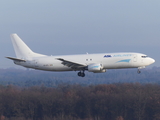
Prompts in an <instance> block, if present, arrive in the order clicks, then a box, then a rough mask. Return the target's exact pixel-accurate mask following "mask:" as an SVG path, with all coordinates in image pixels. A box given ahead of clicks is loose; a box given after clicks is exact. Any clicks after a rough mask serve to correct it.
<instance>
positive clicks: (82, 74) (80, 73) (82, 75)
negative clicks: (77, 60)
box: [77, 71, 85, 77]
mask: <svg viewBox="0 0 160 120" xmlns="http://www.w3.org/2000/svg"><path fill="white" fill-rule="evenodd" d="M77 75H78V76H80V77H84V76H85V73H84V71H83V72H81V71H80V72H78V74H77Z"/></svg>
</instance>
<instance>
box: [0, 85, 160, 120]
mask: <svg viewBox="0 0 160 120" xmlns="http://www.w3.org/2000/svg"><path fill="white" fill-rule="evenodd" d="M0 115H1V120H2V119H3V120H159V119H160V85H157V84H145V85H143V84H139V83H135V84H133V83H123V84H108V85H104V84H103V85H90V86H85V87H84V86H81V85H59V86H58V87H56V88H50V87H44V86H41V87H38V86H37V87H36V86H34V87H28V88H19V87H15V86H11V85H9V86H0Z"/></svg>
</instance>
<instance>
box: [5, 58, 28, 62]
mask: <svg viewBox="0 0 160 120" xmlns="http://www.w3.org/2000/svg"><path fill="white" fill-rule="evenodd" d="M6 58H8V59H11V60H14V61H18V62H26V60H23V59H18V58H13V57H6Z"/></svg>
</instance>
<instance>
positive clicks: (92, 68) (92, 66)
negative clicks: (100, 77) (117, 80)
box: [88, 63, 106, 73]
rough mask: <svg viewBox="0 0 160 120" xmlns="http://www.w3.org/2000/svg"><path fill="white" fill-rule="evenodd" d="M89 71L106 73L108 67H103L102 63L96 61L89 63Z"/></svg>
mask: <svg viewBox="0 0 160 120" xmlns="http://www.w3.org/2000/svg"><path fill="white" fill-rule="evenodd" d="M88 71H89V72H94V73H104V72H106V69H103V67H102V64H97V63H94V64H90V65H88Z"/></svg>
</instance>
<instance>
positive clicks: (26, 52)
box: [11, 34, 44, 59]
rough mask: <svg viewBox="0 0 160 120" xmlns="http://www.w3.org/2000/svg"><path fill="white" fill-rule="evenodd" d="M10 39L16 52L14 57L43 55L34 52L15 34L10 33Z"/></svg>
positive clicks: (24, 57)
mask: <svg viewBox="0 0 160 120" xmlns="http://www.w3.org/2000/svg"><path fill="white" fill-rule="evenodd" d="M11 40H12V43H13V47H14V50H15V53H16V57H17V58H19V59H27V58H31V57H38V56H44V55H41V54H38V53H34V52H33V51H32V50H31V49H30V48H29V47H28V46H27V45H26V44H25V43H24V42H23V41H22V40H21V38H20V37H19V36H18V35H17V34H11Z"/></svg>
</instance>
